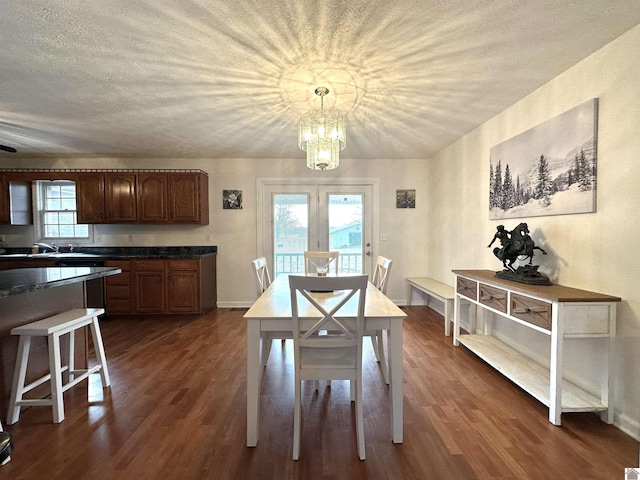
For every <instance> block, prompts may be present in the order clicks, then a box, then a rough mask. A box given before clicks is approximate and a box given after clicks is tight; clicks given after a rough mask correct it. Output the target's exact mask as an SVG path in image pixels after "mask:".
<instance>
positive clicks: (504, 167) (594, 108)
mask: <svg viewBox="0 0 640 480" xmlns="http://www.w3.org/2000/svg"><path fill="white" fill-rule="evenodd" d="M597 130H598V99H597V98H594V99H592V100H589V101H588V102H585V103H583V104H582V105H579V106H577V107H575V108H573V109H571V110H569V111H567V112H565V113H562V114H560V115H558V116H556V117H554V118H552V119H550V120H548V121H546V122H544V123H542V124H540V125H538V126H536V127H534V128H532V129H530V130H527V131H526V132H523V133H521V134H520V135H517V136H515V137H513V138H511V139H509V140H507V141H505V142H502V143H500V144H498V145H496V146H494V147H493V148H491V152H490V153H491V154H490V163H489V219H491V220H496V219H503V218H521V217H538V216H544V215H566V214H572V213H591V212H595V211H596V186H597V182H596V179H597V169H596V160H597V138H598V135H597Z"/></svg>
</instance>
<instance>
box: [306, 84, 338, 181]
mask: <svg viewBox="0 0 640 480" xmlns="http://www.w3.org/2000/svg"><path fill="white" fill-rule="evenodd" d="M315 93H316V95H319V96H320V110H312V111H310V112H307V113H305V114H303V115H302V117H300V124H299V125H298V147H300V148H301V149H302V150H304V151H305V152H307V167H309V168H310V169H312V170H332V169H334V168H336V167H337V166H338V165H340V150H342V149H343V148H344V147H345V146H346V144H347V129H346V125H345V121H344V115H343V114H342V113H341V112H339V111H338V110H325V109H324V96H325V95H327V94H328V93H329V89H328V88H327V87H318V88H316V90H315Z"/></svg>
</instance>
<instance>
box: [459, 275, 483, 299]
mask: <svg viewBox="0 0 640 480" xmlns="http://www.w3.org/2000/svg"><path fill="white" fill-rule="evenodd" d="M456 292H458V293H459V294H461V295H464V296H465V297H468V298H470V299H471V300H477V299H478V282H474V281H473V280H467V279H466V278H463V277H458V281H457V283H456Z"/></svg>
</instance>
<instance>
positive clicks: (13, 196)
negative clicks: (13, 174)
mask: <svg viewBox="0 0 640 480" xmlns="http://www.w3.org/2000/svg"><path fill="white" fill-rule="evenodd" d="M0 224H3V225H31V224H33V211H32V209H31V182H30V181H28V180H18V179H16V180H13V179H10V178H9V175H7V174H6V173H3V172H0Z"/></svg>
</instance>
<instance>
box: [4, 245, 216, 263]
mask: <svg viewBox="0 0 640 480" xmlns="http://www.w3.org/2000/svg"><path fill="white" fill-rule="evenodd" d="M30 253H31V247H28V248H25V247H20V248H6V249H5V252H4V253H3V254H2V255H0V260H2V259H3V258H7V259H9V258H12V259H16V257H15V256H11V255H16V254H30ZM64 253H70V252H69V247H60V253H59V254H57V255H56V257H55V258H64ZM73 253H75V254H78V253H84V254H90V255H92V256H96V257H99V258H102V259H104V260H126V259H129V258H169V259H171V258H176V259H180V258H201V257H206V256H209V255H216V254H217V253H218V247H216V246H193V247H81V246H78V247H74V248H73ZM69 256H70V257H71V256H73V255H69ZM17 258H20V257H17ZM29 258H31V257H29ZM33 258H47V257H44V256H39V257H33ZM49 258H50V257H49Z"/></svg>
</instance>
